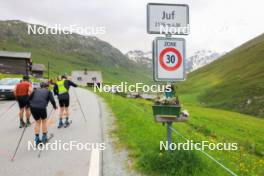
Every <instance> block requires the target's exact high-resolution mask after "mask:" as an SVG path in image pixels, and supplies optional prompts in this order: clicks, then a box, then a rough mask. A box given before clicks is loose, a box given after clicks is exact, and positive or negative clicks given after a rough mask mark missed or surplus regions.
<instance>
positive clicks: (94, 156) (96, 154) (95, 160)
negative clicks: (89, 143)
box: [88, 150, 100, 176]
mask: <svg viewBox="0 0 264 176" xmlns="http://www.w3.org/2000/svg"><path fill="white" fill-rule="evenodd" d="M99 175H100V151H99V150H92V151H91V157H90V165H89V172H88V176H99Z"/></svg>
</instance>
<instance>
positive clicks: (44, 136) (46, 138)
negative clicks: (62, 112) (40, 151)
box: [42, 134, 48, 144]
mask: <svg viewBox="0 0 264 176" xmlns="http://www.w3.org/2000/svg"><path fill="white" fill-rule="evenodd" d="M42 142H43V144H46V143H47V142H48V137H47V134H43V135H42Z"/></svg>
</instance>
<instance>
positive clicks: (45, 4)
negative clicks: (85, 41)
mask: <svg viewBox="0 0 264 176" xmlns="http://www.w3.org/2000/svg"><path fill="white" fill-rule="evenodd" d="M148 2H160V3H185V4H188V5H189V7H190V27H191V34H190V35H189V36H187V37H185V38H186V41H187V55H188V56H190V55H192V54H193V53H194V52H195V51H197V50H201V49H210V50H214V51H218V52H224V51H229V50H231V49H233V48H235V47H237V46H239V45H240V44H242V43H244V42H245V41H247V40H249V39H251V38H254V37H255V36H257V35H260V34H261V33H263V32H264V22H263V19H264V10H263V7H264V1H262V0H250V1H249V0H173V1H171V0H166V1H162V0H159V1H156V0H152V1H147V0H71V1H66V0H23V1H22V0H8V1H7V0H0V4H1V6H0V11H1V13H0V19H1V20H7V19H19V20H23V21H26V22H30V23H38V24H44V25H51V26H52V25H55V24H61V25H63V26H69V25H77V26H80V27H87V26H88V27H91V26H94V27H98V26H103V27H105V28H106V34H104V35H97V37H99V38H100V39H102V40H105V41H107V42H109V43H111V44H112V45H113V46H115V47H117V48H118V49H120V50H121V51H122V52H123V53H126V52H127V51H129V50H134V49H140V50H143V51H150V50H151V41H152V40H153V39H154V38H155V37H156V36H157V35H149V34H147V33H146V4H147V3H148Z"/></svg>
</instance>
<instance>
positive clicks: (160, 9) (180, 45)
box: [147, 3, 190, 151]
mask: <svg viewBox="0 0 264 176" xmlns="http://www.w3.org/2000/svg"><path fill="white" fill-rule="evenodd" d="M189 32H190V28H189V6H188V5H186V4H161V3H149V4H148V5H147V33H149V34H165V35H166V37H158V38H156V39H155V40H154V41H153V45H152V58H153V78H154V80H155V81H166V82H168V83H169V82H176V81H184V80H185V78H186V76H185V57H186V54H185V39H183V38H172V37H171V36H172V35H188V34H189ZM179 107H180V106H179ZM153 108H155V105H154V106H153ZM154 110H155V109H153V112H155V111H154ZM154 114H155V113H154ZM165 117H166V114H165ZM155 118H156V120H157V119H159V120H160V121H161V122H166V123H167V142H168V145H169V146H170V145H171V128H172V123H173V120H171V118H164V116H160V115H156V116H155ZM175 121H176V120H175ZM169 151H170V147H169Z"/></svg>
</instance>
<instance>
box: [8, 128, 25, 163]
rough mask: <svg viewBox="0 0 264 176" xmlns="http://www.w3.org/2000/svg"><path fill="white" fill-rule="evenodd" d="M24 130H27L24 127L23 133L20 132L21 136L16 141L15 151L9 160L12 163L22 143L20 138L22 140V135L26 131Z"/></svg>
mask: <svg viewBox="0 0 264 176" xmlns="http://www.w3.org/2000/svg"><path fill="white" fill-rule="evenodd" d="M26 128H27V127H26V126H25V127H24V129H23V131H22V134H21V136H20V139H19V141H18V144H17V146H16V150H15V152H14V154H13V156H12V158H11V161H14V159H15V157H16V154H17V151H18V148H19V146H20V143H21V141H22V138H23V136H24V133H25V131H26Z"/></svg>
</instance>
